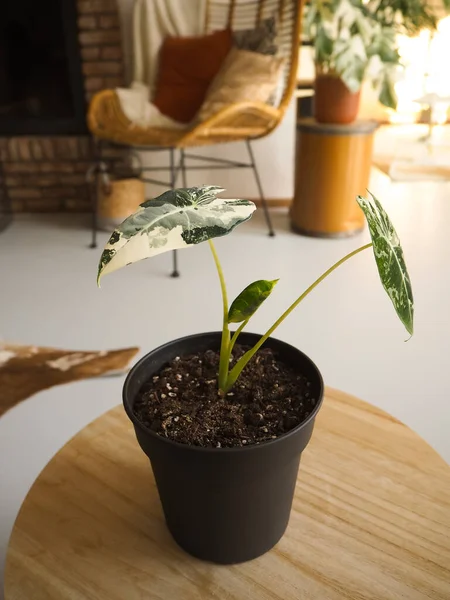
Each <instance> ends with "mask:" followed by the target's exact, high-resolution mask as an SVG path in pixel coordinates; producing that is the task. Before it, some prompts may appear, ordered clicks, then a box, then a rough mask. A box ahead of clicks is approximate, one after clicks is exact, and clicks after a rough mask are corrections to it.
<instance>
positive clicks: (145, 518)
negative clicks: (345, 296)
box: [5, 389, 450, 600]
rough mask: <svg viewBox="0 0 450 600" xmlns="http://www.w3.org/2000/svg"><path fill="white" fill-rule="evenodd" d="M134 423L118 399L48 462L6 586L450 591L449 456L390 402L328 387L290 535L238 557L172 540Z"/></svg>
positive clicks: (393, 593) (199, 598)
mask: <svg viewBox="0 0 450 600" xmlns="http://www.w3.org/2000/svg"><path fill="white" fill-rule="evenodd" d="M132 429H133V428H132V425H131V423H130V421H129V420H128V418H127V417H126V416H125V414H124V411H123V409H122V407H117V408H115V409H113V410H112V411H110V412H109V413H107V414H105V415H103V416H102V417H100V418H99V419H97V420H96V421H94V423H92V424H91V425H89V426H88V427H86V428H85V429H83V430H82V431H81V432H80V433H79V434H78V435H77V436H75V437H74V438H73V439H72V440H71V441H70V442H69V443H68V444H66V446H64V448H63V449H62V450H61V451H60V452H59V453H58V454H57V455H56V456H55V457H54V458H53V460H51V461H50V463H49V464H48V465H47V466H46V467H45V469H44V470H43V471H42V473H41V474H40V475H39V477H38V479H37V481H36V482H35V484H34V485H33V487H32V488H31V491H30V492H29V494H28V496H27V498H26V500H25V502H24V504H23V506H22V509H21V511H20V513H19V516H18V518H17V521H16V523H15V525H14V530H13V532H12V536H11V540H10V544H9V549H8V555H7V562H6V574H5V594H6V596H5V600H116V599H117V600H118V599H120V600H143V599H144V598H145V599H146V600H157V599H159V600H161V599H164V600H166V599H167V600H194V599H195V600H212V599H213V598H224V599H225V598H226V599H227V600H255V599H256V598H258V599H261V600H269V599H270V600H300V599H303V598H304V599H306V598H308V599H311V600H316V599H317V600H354V599H356V598H358V600H398V599H400V598H405V599H406V598H407V599H408V600H430V599H431V598H433V600H448V598H450V510H449V498H450V468H449V467H448V466H447V465H446V463H445V462H444V460H442V459H441V458H440V457H439V456H438V455H437V454H436V453H435V452H434V450H432V449H431V448H430V447H429V446H428V445H427V444H426V443H425V442H424V441H423V440H422V439H421V438H420V437H419V436H418V435H416V434H415V433H413V432H412V431H411V430H410V429H408V428H407V427H406V426H405V425H403V424H402V423H400V422H399V421H396V420H395V419H393V418H392V417H390V416H389V415H387V414H386V413H384V412H382V411H381V410H378V409H377V408H374V407H373V406H370V405H369V404H366V403H365V402H362V401H360V400H357V399H356V398H352V397H351V396H348V395H346V394H344V393H342V392H337V391H335V390H330V389H328V390H327V391H326V397H325V400H324V405H323V408H322V409H321V411H320V413H319V415H318V417H317V419H316V427H315V430H314V433H313V437H312V440H311V442H310V444H309V445H308V447H307V449H306V450H305V452H304V453H303V455H302V462H301V465H300V471H299V476H298V484H297V488H296V492H295V498H294V504H293V509H292V515H291V520H290V523H289V526H288V529H287V531H286V534H285V536H284V537H283V538H282V540H281V541H280V542H279V543H278V545H277V546H276V547H275V548H274V549H273V550H272V551H270V552H268V553H267V554H265V555H264V556H262V557H261V558H258V559H257V560H254V561H251V562H248V563H243V564H240V565H235V566H229V567H224V566H217V565H213V564H210V563H206V562H201V561H199V560H197V559H195V558H192V557H191V556H189V555H188V554H186V553H184V552H183V551H182V550H181V549H180V548H178V546H177V545H176V544H175V542H174V541H173V539H172V537H171V536H170V534H169V532H168V531H167V529H166V526H165V523H164V519H163V515H162V510H161V506H160V502H159V498H158V493H157V491H156V485H155V481H154V479H153V476H152V474H151V470H150V467H149V461H148V459H147V458H146V457H145V456H144V454H143V453H142V452H141V450H140V449H139V447H138V445H137V442H136V440H135V436H134V432H133V430H132ZM257 502H258V499H257V498H255V503H257ZM218 543H220V541H218Z"/></svg>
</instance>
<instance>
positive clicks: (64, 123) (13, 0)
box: [0, 0, 86, 135]
mask: <svg viewBox="0 0 450 600" xmlns="http://www.w3.org/2000/svg"><path fill="white" fill-rule="evenodd" d="M75 3H76V0H39V2H37V1H36V0H8V1H7V2H5V3H4V5H3V7H2V8H1V9H0V135H1V134H9V135H10V134H12V135H21V134H77V133H80V134H82V133H85V132H86V123H85V114H86V107H85V101H84V90H83V78H82V73H81V59H80V50H79V46H78V30H77V11H76V4H75Z"/></svg>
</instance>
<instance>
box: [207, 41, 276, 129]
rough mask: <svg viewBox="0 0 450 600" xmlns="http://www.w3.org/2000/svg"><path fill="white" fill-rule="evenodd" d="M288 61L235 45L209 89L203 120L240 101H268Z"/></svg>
mask: <svg viewBox="0 0 450 600" xmlns="http://www.w3.org/2000/svg"><path fill="white" fill-rule="evenodd" d="M284 62H285V61H284V59H283V58H280V57H277V56H264V55H262V54H260V53H258V52H249V51H247V50H238V49H237V48H232V49H231V50H230V53H229V54H228V56H227V58H226V59H225V62H224V63H223V65H222V68H221V69H220V71H219V73H218V74H217V75H216V77H215V79H214V81H213V82H212V84H211V85H210V87H209V89H208V93H207V94H206V98H205V101H204V103H203V105H202V107H201V109H200V112H199V114H198V117H197V118H198V119H199V121H200V122H203V121H206V120H207V119H209V118H210V117H212V116H213V115H215V114H217V113H218V112H219V111H220V110H222V109H223V108H226V107H227V106H229V105H230V104H234V103H236V102H245V101H247V100H248V101H253V102H254V101H258V102H267V101H268V100H269V98H270V97H271V96H272V95H273V93H274V91H275V90H276V88H277V86H278V82H279V80H280V74H281V72H282V70H283V66H284Z"/></svg>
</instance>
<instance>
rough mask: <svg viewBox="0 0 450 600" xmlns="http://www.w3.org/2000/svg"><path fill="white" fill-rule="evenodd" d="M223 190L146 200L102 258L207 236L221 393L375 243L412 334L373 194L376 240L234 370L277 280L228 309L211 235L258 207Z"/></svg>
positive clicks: (134, 256) (403, 277)
mask: <svg viewBox="0 0 450 600" xmlns="http://www.w3.org/2000/svg"><path fill="white" fill-rule="evenodd" d="M449 1H450V0H449ZM219 191H222V188H218V187H216V186H204V187H201V188H183V189H178V190H171V191H169V192H166V193H164V194H162V195H161V196H159V197H158V198H155V199H154V200H150V201H147V202H144V203H143V204H142V205H141V206H140V207H139V209H138V210H137V212H136V213H135V214H134V215H131V216H130V217H128V219H126V220H125V221H124V222H123V223H122V224H121V225H120V226H119V227H118V228H117V229H116V230H115V231H114V232H113V234H112V235H111V238H110V240H109V242H108V244H107V246H106V248H105V249H104V251H103V253H102V256H101V258H100V265H99V277H100V276H101V275H102V274H104V273H105V272H107V271H108V270H109V271H114V270H116V269H119V268H120V267H122V266H125V265H126V264H129V263H130V262H136V261H137V260H140V259H142V258H147V257H149V256H154V255H156V254H159V253H161V252H167V251H168V250H173V249H174V248H182V247H188V246H189V245H191V244H198V243H200V242H202V241H205V240H209V244H210V247H211V251H212V254H213V257H214V261H215V264H216V268H217V273H218V275H219V280H220V286H221V291H222V301H223V327H222V341H221V348H220V365H219V391H220V393H222V394H225V393H227V392H228V391H229V389H230V388H231V387H232V386H233V385H234V384H235V382H236V380H237V379H238V377H239V375H240V373H241V372H242V369H244V367H245V366H246V364H247V363H248V362H249V361H250V360H251V359H252V357H253V356H254V355H255V353H256V352H257V351H258V349H259V348H260V347H261V346H262V344H263V343H264V342H265V341H266V340H267V338H268V337H269V336H270V335H272V333H273V332H274V331H275V329H276V328H277V327H278V326H279V325H280V324H281V323H282V322H283V321H284V320H285V319H286V317H287V316H289V315H290V313H291V312H292V311H293V310H295V308H297V306H298V305H299V304H300V303H301V302H302V301H303V300H304V298H306V296H308V295H309V294H310V293H311V292H312V291H313V290H314V289H315V288H316V287H317V286H318V285H319V284H320V283H321V282H322V281H323V280H324V279H325V278H326V277H328V275H330V274H331V273H332V272H333V271H335V270H336V269H337V268H338V267H339V266H340V265H341V264H343V263H344V262H346V261H347V260H349V259H350V258H352V257H353V256H355V255H356V254H358V253H360V252H362V251H364V250H366V249H367V248H370V247H372V246H373V251H374V255H375V261H376V264H377V267H378V272H379V274H380V278H381V282H382V284H383V287H384V289H385V290H386V292H387V293H388V295H389V297H390V299H391V301H392V303H393V305H394V308H395V310H396V312H397V314H398V316H399V318H400V319H401V321H402V323H403V324H404V325H405V327H406V329H407V331H408V332H409V333H410V334H411V335H412V333H413V315H414V309H413V296H412V290H411V283H410V280H409V275H408V272H407V269H406V265H405V261H404V258H403V252H402V249H401V246H400V242H399V239H398V236H397V234H396V232H395V229H394V227H393V225H392V223H391V222H390V220H389V217H388V216H387V214H386V213H385V211H384V210H383V208H382V206H381V204H380V203H379V202H378V200H376V198H374V197H373V196H371V197H369V198H368V199H364V198H361V197H359V198H358V203H359V205H360V206H361V208H362V210H363V212H364V214H365V216H366V218H367V222H368V225H369V231H370V235H371V237H372V243H371V244H366V245H365V246H361V247H360V248H357V249H356V250H353V251H352V252H350V253H349V254H347V255H346V256H344V257H343V258H341V259H340V260H339V261H338V262H336V263H335V264H334V265H332V266H331V267H330V268H329V269H327V270H326V271H325V272H324V273H322V275H320V277H318V278H317V279H316V281H314V282H313V283H312V284H311V285H310V286H309V287H308V288H307V289H306V290H305V291H304V292H303V293H302V294H301V295H300V296H299V297H298V298H297V299H296V300H295V301H294V302H293V303H292V304H291V305H290V306H289V307H288V308H287V309H286V310H285V311H284V313H283V314H282V315H281V316H280V317H279V318H278V319H277V320H276V321H275V323H274V324H273V325H272V326H271V327H270V328H269V329H268V330H267V331H266V333H265V334H264V335H263V336H261V338H260V340H259V341H258V342H257V343H256V344H255V346H254V347H253V348H251V349H250V350H248V351H247V352H246V353H245V354H244V355H243V356H242V357H241V358H240V359H239V360H238V361H237V363H236V364H235V365H234V366H233V368H232V369H231V370H230V357H231V352H232V350H233V347H234V344H235V343H236V341H237V339H238V337H239V334H240V333H241V331H242V330H243V329H244V327H245V326H246V324H247V323H248V321H249V319H250V318H251V317H252V315H253V314H254V313H255V312H256V310H258V308H259V307H260V306H261V304H262V303H263V302H264V300H265V299H266V298H267V297H268V296H269V295H270V293H271V292H272V289H273V288H274V286H275V284H276V283H277V281H278V279H276V280H272V281H268V280H258V281H254V282H253V283H251V284H250V285H248V286H247V287H246V288H245V289H244V290H243V291H242V292H241V293H240V294H239V295H238V296H237V298H236V299H235V300H234V302H233V303H232V305H231V307H230V309H228V299H227V290H226V285H225V278H224V275H223V272H222V267H221V265H220V261H219V258H218V256H217V253H216V250H215V247H214V245H213V243H212V241H211V238H213V237H217V236H219V235H225V234H226V233H229V232H230V231H232V229H234V227H236V226H237V225H239V224H240V223H243V222H244V221H246V220H247V219H249V218H250V217H251V215H252V213H253V211H254V210H255V206H254V204H253V203H252V202H249V201H247V200H223V199H218V198H217V193H218V192H219ZM111 265H112V266H111ZM230 323H240V325H239V327H238V328H237V330H236V331H235V332H234V334H233V335H232V336H231V334H230V330H229V325H230Z"/></svg>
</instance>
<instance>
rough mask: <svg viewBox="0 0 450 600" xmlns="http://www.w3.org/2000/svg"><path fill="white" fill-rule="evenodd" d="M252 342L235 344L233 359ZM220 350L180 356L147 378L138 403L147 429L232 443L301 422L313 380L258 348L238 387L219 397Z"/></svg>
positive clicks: (310, 404)
mask: <svg viewBox="0 0 450 600" xmlns="http://www.w3.org/2000/svg"><path fill="white" fill-rule="evenodd" d="M246 350H248V348H245V347H241V346H238V345H236V346H235V348H234V350H233V360H232V363H231V364H234V363H235V362H236V360H237V359H238V358H239V357H240V356H242V354H244V352H245V351H246ZM218 369H219V353H218V352H214V351H212V350H207V351H206V352H204V353H201V354H193V355H189V356H181V357H176V358H175V359H174V360H173V361H172V362H171V363H170V364H168V365H167V366H166V367H165V368H163V369H162V370H161V372H160V373H159V374H157V375H154V376H153V377H152V380H151V381H148V382H146V383H145V384H144V385H143V387H142V389H141V392H140V395H139V396H138V398H137V400H136V402H135V404H134V407H133V409H134V413H135V415H136V416H137V418H138V419H139V420H140V421H141V422H142V423H143V424H144V425H145V426H146V427H148V428H149V429H151V430H152V431H154V432H156V433H158V434H159V435H161V436H164V437H167V438H169V439H171V440H174V441H176V442H181V443H184V444H191V445H194V446H204V447H215V448H231V447H238V446H250V445H252V444H259V443H261V442H265V441H268V440H272V439H275V438H277V437H278V436H279V435H282V434H283V433H286V432H287V431H290V430H291V429H293V428H294V427H296V426H297V425H299V424H300V423H302V422H303V421H304V420H305V419H306V418H307V417H308V415H309V414H310V413H311V411H312V410H313V408H314V406H315V404H316V401H317V399H316V398H313V397H312V396H311V392H310V383H309V381H308V380H307V379H306V378H305V377H303V376H302V375H298V374H297V373H296V372H295V371H294V370H293V369H292V368H291V367H289V366H287V365H285V364H284V363H282V362H280V361H279V360H277V358H276V356H275V355H274V353H273V351H272V350H270V349H269V348H268V349H265V348H264V349H262V350H259V352H258V353H257V354H256V356H254V357H253V359H252V360H251V361H250V362H249V363H248V365H247V366H246V367H245V369H244V370H243V371H242V373H241V375H240V377H239V379H238V381H237V382H236V384H235V385H234V387H233V388H232V389H231V390H230V392H228V394H226V396H225V397H221V396H220V395H219V394H218V384H217V373H218Z"/></svg>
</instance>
